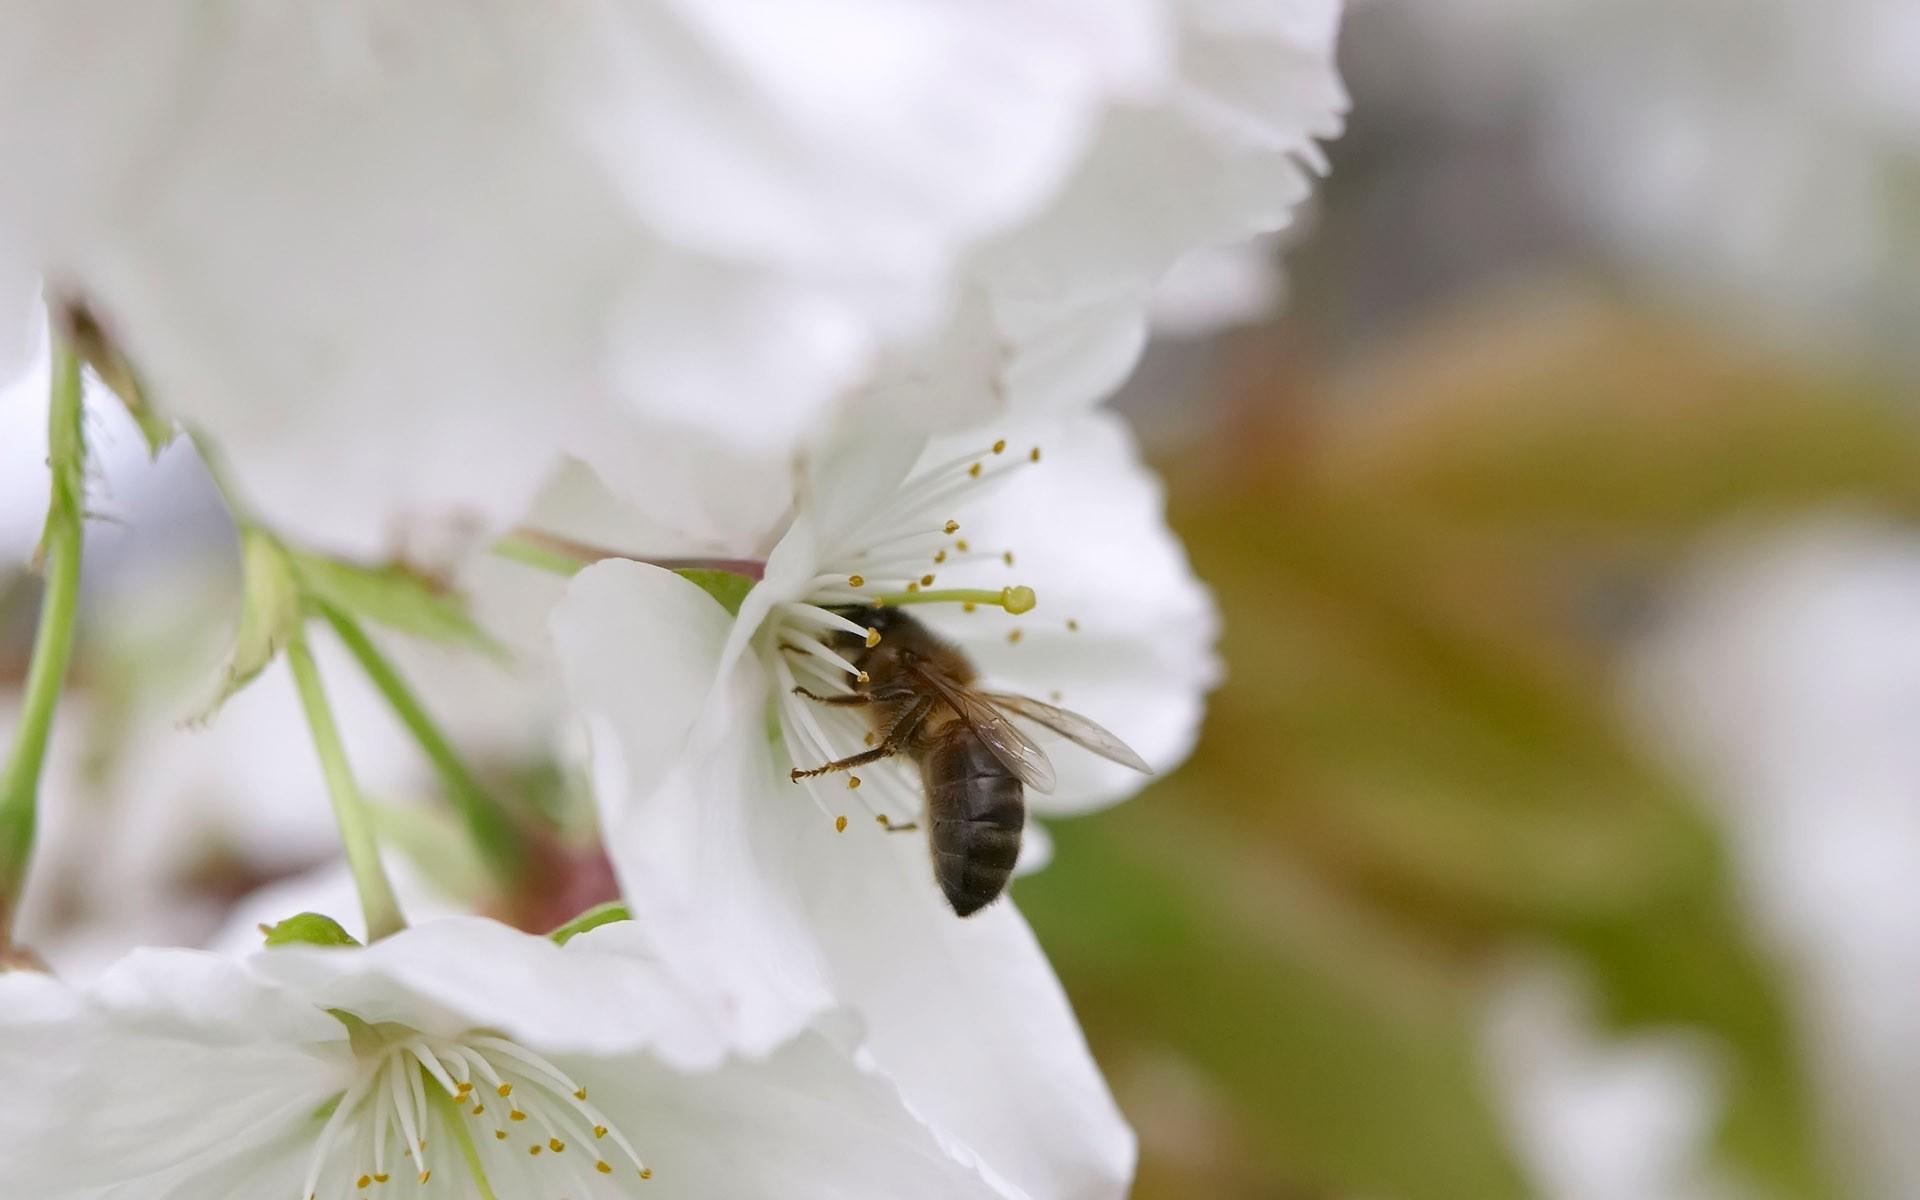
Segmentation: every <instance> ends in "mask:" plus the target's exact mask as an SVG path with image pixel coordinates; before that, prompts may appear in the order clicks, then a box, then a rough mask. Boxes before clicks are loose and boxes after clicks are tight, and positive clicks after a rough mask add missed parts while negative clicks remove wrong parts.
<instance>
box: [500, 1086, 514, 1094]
mask: <svg viewBox="0 0 1920 1200" xmlns="http://www.w3.org/2000/svg"><path fill="white" fill-rule="evenodd" d="M500 1094H501V1095H502V1096H511V1095H513V1085H512V1084H510V1083H503V1084H501V1085H500Z"/></svg>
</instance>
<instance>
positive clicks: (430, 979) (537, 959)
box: [251, 917, 724, 1069]
mask: <svg viewBox="0 0 1920 1200" xmlns="http://www.w3.org/2000/svg"><path fill="white" fill-rule="evenodd" d="M595 934H599V936H594V935H595ZM634 937H635V931H634V930H631V929H620V928H617V927H614V926H609V927H606V931H605V932H603V931H600V930H595V931H590V932H589V933H588V934H583V935H581V936H579V937H576V938H573V939H572V940H570V941H569V942H568V943H567V944H566V945H565V946H559V945H556V944H554V943H553V942H552V941H551V940H549V939H547V938H544V937H540V936H538V935H535V934H527V933H522V932H520V931H519V930H516V929H512V928H509V927H508V926H505V925H502V924H500V923H499V922H497V921H490V920H486V919H483V918H480V917H446V918H442V919H440V920H437V921H429V922H427V923H425V924H421V925H415V926H412V927H410V928H408V929H406V930H404V931H403V932H401V933H399V934H396V935H394V936H393V937H390V938H387V939H384V940H382V941H379V942H375V943H374V944H373V945H371V946H368V947H366V948H365V949H351V948H349V949H342V948H339V947H309V946H279V947H275V948H273V949H271V950H265V951H262V952H260V953H259V954H257V955H255V956H254V957H253V959H252V960H251V966H252V968H253V970H254V971H256V972H257V973H258V974H260V975H261V976H262V977H264V978H267V979H271V980H275V981H278V982H280V983H282V984H284V985H285V986H287V987H288V988H289V989H292V990H295V991H298V992H299V993H301V994H302V995H304V996H306V997H308V998H309V999H310V1000H311V1002H312V1003H313V1004H314V1005H316V1006H318V1007H319V1008H322V1009H329V1008H338V1009H341V1010H343V1011H346V1012H351V1013H353V1014H354V1015H356V1016H358V1017H360V1018H361V1019H362V1020H365V1021H369V1022H379V1021H393V1022H397V1023H399V1024H403V1025H407V1026H410V1027H412V1028H414V1029H418V1030H420V1031H422V1032H424V1033H430V1034H439V1035H448V1036H450V1035H454V1034H459V1033H464V1032H466V1031H468V1030H471V1029H491V1030H496V1031H498V1032H500V1033H502V1034H505V1035H506V1036H507V1037H510V1038H512V1039H514V1040H515V1041H520V1042H525V1043H528V1044H529V1045H534V1046H539V1047H541V1048H542V1050H543V1051H552V1052H555V1053H568V1052H571V1053H577V1054H591V1055H603V1054H620V1053H632V1052H634V1051H636V1050H641V1049H644V1050H647V1051H648V1052H650V1053H652V1054H655V1055H658V1056H661V1057H664V1058H665V1059H666V1060H667V1061H669V1062H670V1063H672V1064H673V1065H675V1066H677V1067H681V1068H685V1069H696V1068H704V1067H709V1066H711V1065H713V1063H715V1062H716V1061H718V1059H719V1057H720V1055H721V1054H722V1052H723V1049H724V1048H723V1047H722V1046H721V1045H720V1044H719V1042H718V1041H717V1040H716V1038H715V1037H714V1036H713V1034H712V1033H711V1031H709V1030H707V1029H706V1028H705V1027H704V1025H703V1022H702V1020H701V1018H700V1017H699V1016H698V1014H697V1013H695V1012H694V1011H693V1010H692V1009H691V1008H689V1007H688V1006H686V1005H685V1004H684V1003H680V1002H669V1001H668V1000H667V999H666V997H667V996H668V995H669V993H668V992H667V991H666V990H665V989H663V988H662V987H661V986H660V983H659V976H658V973H657V972H656V971H655V970H654V969H653V968H652V967H651V966H650V965H649V964H648V963H647V961H646V960H645V959H643V958H642V957H640V956H639V955H637V954H634V953H631V952H630V951H628V950H627V949H624V948H623V943H625V942H628V941H631V940H633V939H634ZM648 995H653V996H659V997H662V1002H661V1003H660V1004H659V1005H658V1006H656V1007H654V1008H651V1009H646V1008H642V1007H640V1006H639V1005H638V1004H637V1003H636V997H641V996H648Z"/></svg>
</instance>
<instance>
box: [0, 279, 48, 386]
mask: <svg viewBox="0 0 1920 1200" xmlns="http://www.w3.org/2000/svg"><path fill="white" fill-rule="evenodd" d="M8 253H9V251H8V250H7V249H6V248H5V246H4V245H0V393H4V392H5V390H6V387H7V385H8V384H9V383H12V382H13V381H14V380H16V379H17V378H18V377H19V375H20V373H21V372H22V371H24V370H26V367H27V364H28V363H30V362H32V361H33V359H34V357H35V355H37V354H38V353H39V351H40V344H41V342H42V341H44V340H45V337H46V331H47V310H46V308H45V307H44V306H43V305H42V304H41V303H40V280H39V278H38V277H37V276H36V275H35V274H34V273H33V272H32V271H30V270H28V269H27V268H26V267H24V266H22V265H21V264H19V263H16V262H13V261H11V260H10V259H9V258H8V257H7V255H8Z"/></svg>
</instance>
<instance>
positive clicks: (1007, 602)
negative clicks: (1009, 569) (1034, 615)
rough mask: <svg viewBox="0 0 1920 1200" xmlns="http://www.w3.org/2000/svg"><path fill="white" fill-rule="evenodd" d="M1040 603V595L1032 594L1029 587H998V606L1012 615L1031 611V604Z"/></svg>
mask: <svg viewBox="0 0 1920 1200" xmlns="http://www.w3.org/2000/svg"><path fill="white" fill-rule="evenodd" d="M1038 603H1040V597H1038V596H1036V595H1034V594H1033V589H1032V588H1030V587H1008V588H1001V589H1000V607H1001V608H1004V609H1006V610H1007V611H1008V612H1009V613H1012V614H1013V615H1014V616H1016V617H1017V616H1019V615H1020V614H1021V613H1025V612H1032V611H1033V606H1034V605H1036V604H1038Z"/></svg>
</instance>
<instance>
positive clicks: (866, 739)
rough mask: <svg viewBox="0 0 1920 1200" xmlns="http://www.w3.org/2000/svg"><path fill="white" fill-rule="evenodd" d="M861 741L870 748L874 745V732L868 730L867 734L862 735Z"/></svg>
mask: <svg viewBox="0 0 1920 1200" xmlns="http://www.w3.org/2000/svg"><path fill="white" fill-rule="evenodd" d="M860 740H861V741H862V742H863V743H865V744H866V745H869V746H871V745H873V731H872V730H868V731H867V732H866V733H863V734H861V735H860Z"/></svg>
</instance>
